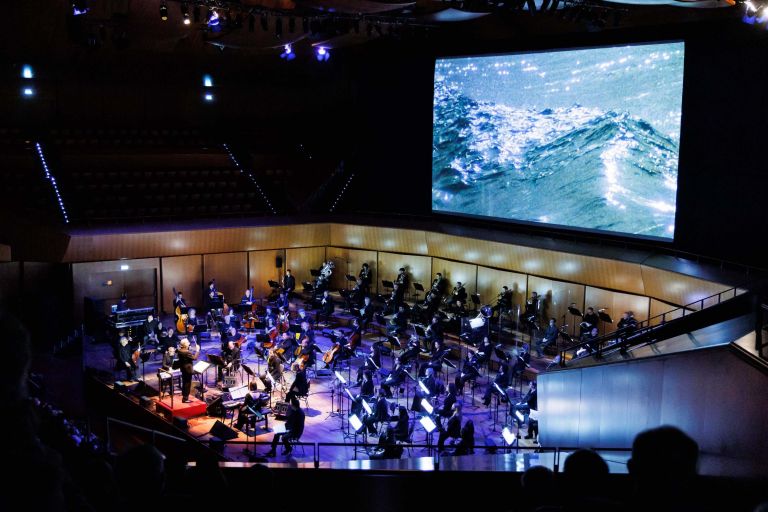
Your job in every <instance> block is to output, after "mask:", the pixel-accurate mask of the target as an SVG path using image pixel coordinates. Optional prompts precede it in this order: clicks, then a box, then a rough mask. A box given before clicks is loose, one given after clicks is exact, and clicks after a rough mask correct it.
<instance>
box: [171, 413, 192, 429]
mask: <svg viewBox="0 0 768 512" xmlns="http://www.w3.org/2000/svg"><path fill="white" fill-rule="evenodd" d="M173 426H174V427H178V428H180V429H181V430H187V429H189V423H187V418H179V417H178V416H174V417H173Z"/></svg>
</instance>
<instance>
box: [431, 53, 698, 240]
mask: <svg viewBox="0 0 768 512" xmlns="http://www.w3.org/2000/svg"><path fill="white" fill-rule="evenodd" d="M682 78H683V47H682V43H673V44H663V45H643V46H634V47H622V48H608V49H592V50H578V51H568V52H557V53H546V54H534V55H514V56H503V57H484V58H466V59H451V60H441V61H438V63H437V65H436V70H435V104H434V134H433V160H432V174H433V176H432V178H433V201H432V205H433V209H435V210H441V211H451V212H459V213H467V214H474V215H488V216H494V217H502V218H509V219H518V220H525V221H533V222H544V223H552V224H560V225H568V226H575V227H579V228H588V229H600V230H608V231H617V232H623V233H630V234H637V235H644V236H657V237H672V236H673V234H674V217H675V203H676V201H675V198H676V189H677V164H678V154H679V149H678V145H679V136H680V110H681V99H682Z"/></svg>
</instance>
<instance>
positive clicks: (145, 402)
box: [139, 395, 153, 409]
mask: <svg viewBox="0 0 768 512" xmlns="http://www.w3.org/2000/svg"><path fill="white" fill-rule="evenodd" d="M139 402H140V403H141V406H142V407H143V408H145V409H151V408H152V403H153V402H152V399H151V398H149V397H148V396H143V395H142V396H141V398H139Z"/></svg>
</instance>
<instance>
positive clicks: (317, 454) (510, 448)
mask: <svg viewBox="0 0 768 512" xmlns="http://www.w3.org/2000/svg"><path fill="white" fill-rule="evenodd" d="M201 442H202V443H204V444H208V445H209V446H210V445H212V444H225V445H244V446H245V449H244V450H243V452H244V453H246V454H247V455H249V456H253V457H257V458H261V457H260V456H259V455H258V454H256V453H255V449H256V446H271V445H272V442H271V441H235V440H229V441H225V440H215V439H207V440H202V441H201ZM248 446H253V450H249V449H248ZM291 446H303V447H311V448H312V465H313V467H314V468H320V463H321V462H322V460H321V454H322V448H339V447H343V448H351V449H352V450H353V456H352V459H349V461H357V460H358V457H357V455H358V453H360V452H362V453H364V454H366V455H368V453H367V450H368V449H369V448H382V445H380V444H378V443H367V442H357V441H354V442H348V443H330V442H322V441H316V442H302V441H291ZM396 446H397V447H399V448H402V449H403V450H408V449H422V451H423V450H427V457H432V462H433V466H432V469H433V470H435V471H437V470H439V469H440V459H441V458H442V457H443V455H442V454H441V453H440V452H439V451H438V450H437V446H436V445H435V444H434V443H432V442H427V443H426V444H425V443H397V445H396ZM583 448H585V447H583V446H573V447H568V446H565V447H563V446H520V445H519V443H517V442H514V443H513V444H511V445H508V444H504V445H502V446H479V447H474V449H473V450H477V451H481V450H485V451H493V453H494V454H495V453H498V452H502V453H513V452H514V453H520V452H524V453H530V452H535V453H552V454H553V465H554V471H555V472H558V470H559V468H560V460H561V459H562V457H563V454H569V453H570V452H574V451H576V450H580V449H583ZM589 449H590V450H593V451H596V452H616V453H621V452H624V453H631V452H632V449H631V448H596V447H589ZM450 457H453V455H450ZM407 458H410V457H407ZM407 458H406V459H407ZM400 460H402V458H400ZM250 461H251V462H253V463H262V461H258V460H253V459H252V460H250ZM298 462H300V461H298ZM327 462H339V460H338V458H334V459H333V460H329V461H327ZM420 469H424V468H420Z"/></svg>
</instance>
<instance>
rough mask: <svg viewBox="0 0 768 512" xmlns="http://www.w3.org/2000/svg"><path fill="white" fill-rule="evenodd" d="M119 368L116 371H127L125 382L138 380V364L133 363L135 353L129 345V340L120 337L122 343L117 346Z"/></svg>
mask: <svg viewBox="0 0 768 512" xmlns="http://www.w3.org/2000/svg"><path fill="white" fill-rule="evenodd" d="M116 356H117V357H116V359H117V366H116V369H117V370H120V371H125V380H135V379H136V374H135V370H136V363H134V362H133V357H132V356H133V351H132V350H131V347H130V346H129V345H128V338H127V337H125V336H121V337H120V341H119V342H118V346H117V354H116Z"/></svg>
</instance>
